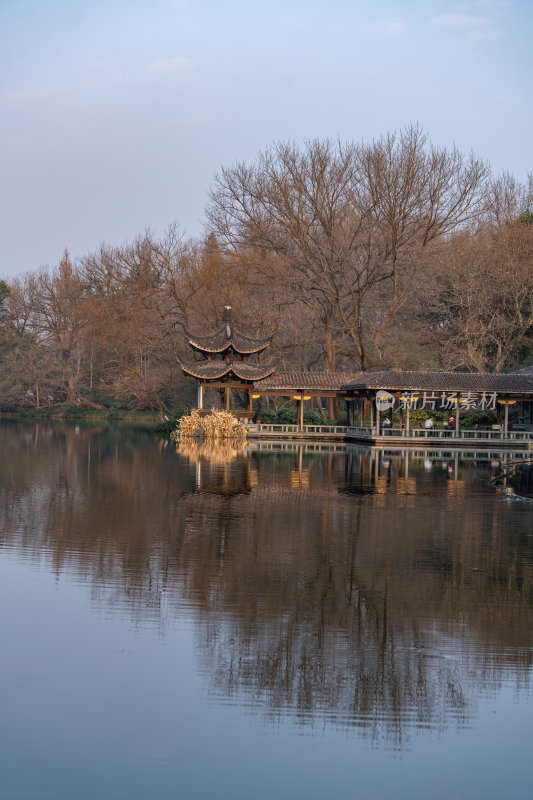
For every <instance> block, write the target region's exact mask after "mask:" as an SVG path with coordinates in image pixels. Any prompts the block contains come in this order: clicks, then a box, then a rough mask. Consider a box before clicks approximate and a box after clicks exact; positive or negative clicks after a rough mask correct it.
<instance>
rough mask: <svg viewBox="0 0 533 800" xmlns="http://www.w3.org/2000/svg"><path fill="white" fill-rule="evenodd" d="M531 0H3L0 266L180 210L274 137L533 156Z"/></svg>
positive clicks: (186, 218)
mask: <svg viewBox="0 0 533 800" xmlns="http://www.w3.org/2000/svg"><path fill="white" fill-rule="evenodd" d="M532 35H533V2H531V0H471V2H463V3H453V2H450V0H381V2H379V3H377V2H375V0H374V2H371V1H370V0H328V2H319V0H269V1H268V2H264V1H263V2H260V1H259V0H150V2H148V0H144V2H140V0H92V2H90V3H87V2H78V0H0V141H1V147H0V185H1V189H2V190H1V192H0V204H1V208H0V219H1V222H0V277H4V278H8V279H9V277H11V276H14V275H17V274H21V273H23V272H26V271H30V270H36V269H39V268H41V267H43V266H54V265H56V264H57V263H58V262H59V260H60V258H61V255H62V253H63V251H64V250H65V248H68V250H69V251H70V253H71V256H72V257H74V258H76V257H80V256H83V255H85V254H87V253H89V252H91V251H93V250H95V249H97V248H98V246H99V244H100V243H101V242H106V243H108V244H117V245H119V244H122V243H124V242H126V241H130V240H132V239H134V238H135V237H136V236H137V235H139V234H141V233H142V232H143V231H144V230H145V229H146V228H150V229H151V230H152V231H154V232H155V233H163V232H164V230H165V229H166V228H167V227H168V226H169V225H170V224H172V223H173V222H176V223H177V224H178V226H179V227H180V228H181V230H182V231H183V234H184V236H185V237H186V238H188V237H197V236H202V235H204V233H205V220H204V209H205V205H206V201H207V194H208V191H209V187H210V185H211V184H212V181H213V175H214V174H215V173H216V172H217V171H218V170H219V169H220V167H221V166H224V165H230V164H233V163H234V162H236V161H251V160H253V159H254V158H255V156H256V154H257V153H258V152H259V151H261V150H264V149H265V148H267V147H268V146H269V145H271V144H272V143H273V142H275V141H278V140H281V139H282V140H286V139H294V140H295V141H296V142H299V143H302V142H304V140H306V139H312V138H315V137H319V138H340V139H341V140H343V141H348V140H354V141H362V140H366V141H369V140H371V139H372V138H377V137H379V136H380V135H382V134H384V133H386V132H387V131H393V130H397V129H399V128H401V127H403V126H405V125H409V124H411V123H419V124H420V125H421V126H422V127H423V128H424V130H425V131H426V132H427V133H428V134H429V136H430V139H431V140H432V141H433V142H434V143H435V144H437V145H440V146H450V145H452V144H456V145H457V146H458V147H459V148H460V149H461V150H463V151H470V150H473V151H474V152H475V153H476V154H477V155H478V156H481V157H482V158H484V159H487V160H488V161H490V162H491V164H492V166H493V168H494V170H495V171H496V172H501V171H502V170H508V171H510V172H511V173H513V174H514V175H516V176H517V177H518V178H519V179H520V180H524V179H525V178H526V175H527V173H528V172H529V171H531V169H532V168H533V156H532V153H531V147H532V137H531V133H532V131H533V102H532V88H531V87H532V81H531V74H532V60H533V59H532V51H533V48H531V38H532Z"/></svg>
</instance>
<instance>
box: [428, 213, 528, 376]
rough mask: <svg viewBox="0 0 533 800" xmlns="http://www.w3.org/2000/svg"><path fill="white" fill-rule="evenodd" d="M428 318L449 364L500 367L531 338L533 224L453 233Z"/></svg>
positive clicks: (512, 360)
mask: <svg viewBox="0 0 533 800" xmlns="http://www.w3.org/2000/svg"><path fill="white" fill-rule="evenodd" d="M428 318H429V320H430V324H431V327H432V330H433V337H434V339H435V341H436V342H439V343H440V348H441V357H442V363H443V365H444V366H446V367H448V368H454V369H457V368H462V369H465V368H466V369H471V370H476V371H479V372H500V371H501V370H503V369H505V368H510V367H512V366H513V365H515V364H516V363H517V362H520V361H521V359H522V357H523V354H524V350H525V349H526V348H527V347H528V346H531V342H532V338H533V225H532V224H527V223H526V222H521V221H515V222H512V223H507V224H505V225H502V226H501V227H499V228H493V229H492V230H488V231H487V230H483V231H480V232H478V233H477V234H476V235H472V234H470V233H467V232H464V233H462V234H460V235H456V236H454V237H453V238H452V239H451V241H450V242H449V243H448V245H447V247H446V249H445V250H444V251H443V253H442V258H441V261H440V263H439V273H438V275H437V276H436V280H435V284H434V287H433V289H432V290H430V292H429V302H428Z"/></svg>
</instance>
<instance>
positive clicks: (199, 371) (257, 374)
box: [181, 359, 276, 382]
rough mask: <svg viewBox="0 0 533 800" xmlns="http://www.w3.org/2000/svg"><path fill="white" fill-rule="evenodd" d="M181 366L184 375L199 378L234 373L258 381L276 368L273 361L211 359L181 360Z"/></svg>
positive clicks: (240, 378)
mask: <svg viewBox="0 0 533 800" xmlns="http://www.w3.org/2000/svg"><path fill="white" fill-rule="evenodd" d="M181 368H182V370H183V371H184V372H185V374H186V375H192V377H193V378H198V379H199V380H208V381H213V380H217V379H218V378H223V377H225V376H226V375H228V376H230V377H231V375H234V376H235V377H236V378H238V379H239V380H242V381H250V382H252V381H258V380H260V379H261V378H266V377H267V376H268V375H272V373H273V372H274V370H275V369H276V365H275V364H274V363H273V362H268V363H265V364H248V363H246V362H244V361H223V360H222V359H213V360H212V361H192V362H191V361H189V362H186V363H185V362H182V363H181Z"/></svg>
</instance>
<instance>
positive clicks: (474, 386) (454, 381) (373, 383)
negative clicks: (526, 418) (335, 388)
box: [343, 370, 533, 394]
mask: <svg viewBox="0 0 533 800" xmlns="http://www.w3.org/2000/svg"><path fill="white" fill-rule="evenodd" d="M343 389H345V390H347V391H358V390H361V389H386V390H388V391H392V390H395V389H398V390H402V391H403V390H406V391H409V390H421V391H430V392H437V391H438V392H441V391H444V392H501V393H504V394H524V393H533V375H532V374H531V373H530V374H527V373H524V372H522V373H519V372H515V373H512V372H510V373H505V374H504V373H492V372H411V371H405V372H402V371H400V370H389V371H387V372H365V373H364V374H363V375H361V376H360V377H359V378H356V379H355V380H352V381H349V382H346V383H345V384H344V385H343Z"/></svg>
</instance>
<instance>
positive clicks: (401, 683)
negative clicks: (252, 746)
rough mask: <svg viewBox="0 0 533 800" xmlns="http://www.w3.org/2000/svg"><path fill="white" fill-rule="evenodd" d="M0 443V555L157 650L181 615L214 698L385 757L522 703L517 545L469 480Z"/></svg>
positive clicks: (437, 462) (443, 472)
mask: <svg viewBox="0 0 533 800" xmlns="http://www.w3.org/2000/svg"><path fill="white" fill-rule="evenodd" d="M1 434H2V444H3V453H4V457H3V459H2V461H1V463H0V515H1V522H2V531H3V532H2V538H1V540H0V541H1V546H3V547H9V548H10V549H11V550H12V551H14V552H18V553H20V554H21V557H24V558H27V557H28V556H29V557H32V555H34V556H35V560H36V562H37V563H42V559H43V554H44V557H45V559H46V560H47V563H48V564H49V567H50V569H51V570H53V571H54V572H56V573H57V574H58V576H59V575H61V574H62V573H64V572H67V573H68V574H69V575H72V576H74V577H76V578H77V579H78V580H79V581H81V582H84V583H88V584H89V585H90V587H91V591H92V596H93V601H94V602H95V603H96V604H97V605H99V606H101V605H105V606H106V607H109V608H112V607H115V608H118V609H120V610H124V609H127V613H129V614H131V615H132V616H133V617H134V618H135V619H137V620H139V621H141V620H151V621H153V623H154V624H156V625H158V626H159V628H160V630H162V631H163V632H164V625H165V620H168V619H171V618H172V617H179V615H180V614H182V613H183V603H184V601H185V602H186V603H187V604H188V607H189V608H193V609H194V615H195V620H196V629H197V648H198V657H199V659H200V663H201V665H202V668H203V673H204V675H205V677H206V680H207V681H208V682H209V685H210V689H211V691H212V693H213V695H214V696H223V697H225V698H233V701H234V702H244V701H246V703H247V705H249V706H252V707H253V706H255V707H257V708H261V709H263V710H264V712H265V713H266V714H267V716H268V717H272V718H277V717H280V716H287V715H288V716H290V717H291V719H293V720H294V721H295V722H296V723H300V724H302V725H305V724H312V723H313V722H314V721H318V722H320V723H324V722H327V723H328V724H334V725H342V726H347V727H350V728H353V729H354V730H357V731H360V732H361V733H362V734H363V735H368V736H370V737H372V738H373V739H374V740H375V741H382V740H385V741H387V742H388V743H389V744H391V745H392V746H394V747H402V746H404V744H405V743H406V740H407V739H408V738H409V736H410V735H411V734H412V733H413V731H414V730H415V729H416V728H432V729H436V728H440V727H442V726H446V725H457V726H465V725H470V724H473V721H474V719H475V714H476V704H477V703H478V701H479V698H480V697H481V696H483V694H484V693H486V692H487V691H493V692H496V691H498V690H499V688H500V687H501V685H502V684H503V683H505V682H509V681H511V682H512V683H513V684H514V685H515V686H516V688H517V690H518V691H521V690H522V689H524V688H526V689H527V687H528V686H529V680H530V674H531V662H532V653H533V651H532V636H531V630H532V629H533V625H532V623H533V540H532V537H531V530H530V525H529V524H528V521H527V519H526V518H525V516H524V515H523V514H522V515H521V514H519V513H516V515H515V516H513V515H514V514H515V512H514V511H513V509H514V507H515V506H514V504H511V506H509V504H506V503H505V502H502V501H500V500H499V498H498V497H494V495H493V494H492V493H490V492H485V491H480V488H479V487H480V485H481V486H483V485H484V483H485V482H486V480H488V477H489V475H490V472H491V469H492V467H491V464H490V461H488V460H487V461H486V462H483V463H482V460H479V461H478V462H477V463H473V462H472V463H469V462H467V461H465V460H462V459H461V457H460V454H459V455H458V456H457V459H456V460H454V459H450V458H447V457H441V458H440V459H439V458H438V457H435V458H433V457H432V456H429V455H428V457H427V458H426V459H424V458H414V457H413V455H412V452H409V453H401V452H400V453H388V452H381V453H378V454H377V455H376V451H374V450H370V449H368V448H356V447H351V448H349V449H347V452H341V451H338V450H337V449H336V448H332V449H331V450H330V451H328V450H327V449H322V450H320V451H317V450H313V449H308V448H306V447H305V446H294V447H292V448H290V449H288V450H263V449H260V448H255V447H253V446H245V447H243V448H237V449H235V448H234V449H232V448H229V449H222V450H217V449H216V448H215V449H211V448H209V447H208V448H204V447H203V446H202V445H198V444H194V447H191V448H188V447H186V448H183V449H181V450H179V451H178V453H177V456H176V453H175V452H174V451H173V450H171V449H170V448H165V447H164V446H162V444H161V443H158V442H157V441H155V440H154V438H153V436H152V435H151V434H147V433H144V432H141V431H135V432H133V431H132V432H129V433H128V432H124V431H123V432H122V433H121V434H120V435H118V434H117V433H116V432H113V431H108V430H100V431H97V432H94V433H91V432H90V431H84V430H82V431H78V433H76V432H75V430H74V428H69V427H67V426H65V427H63V428H61V427H55V428H52V427H49V428H46V427H42V428H41V431H40V434H39V441H38V444H37V446H36V442H35V431H33V430H32V431H31V435H30V434H29V432H28V429H26V428H24V426H7V427H6V429H4V430H2V431H1ZM198 464H199V465H200V467H201V469H200V473H198V469H197V467H198ZM428 464H429V467H428ZM511 524H512V525H513V528H512V530H513V534H512V536H511V535H506V534H505V532H506V531H507V530H509V526H510V525H511ZM168 635H172V634H171V631H170V630H169V631H168Z"/></svg>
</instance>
